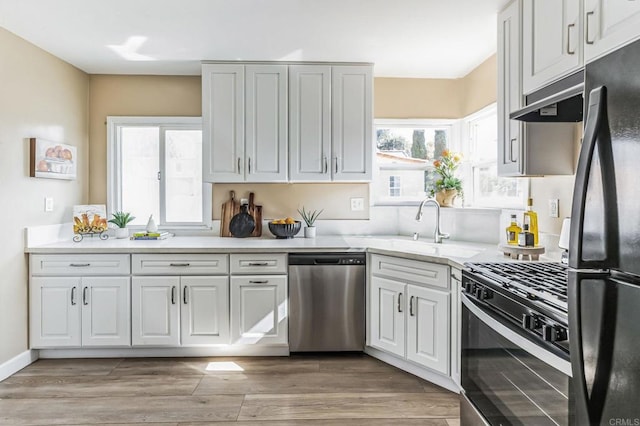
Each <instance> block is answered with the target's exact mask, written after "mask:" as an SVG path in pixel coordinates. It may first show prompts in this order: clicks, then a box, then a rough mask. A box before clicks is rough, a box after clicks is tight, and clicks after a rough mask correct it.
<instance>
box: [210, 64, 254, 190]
mask: <svg viewBox="0 0 640 426" xmlns="http://www.w3.org/2000/svg"><path fill="white" fill-rule="evenodd" d="M202 124H203V129H202V138H203V143H202V146H203V166H202V176H203V180H204V181H206V182H239V181H243V180H244V65H235V64H204V65H203V66H202Z"/></svg>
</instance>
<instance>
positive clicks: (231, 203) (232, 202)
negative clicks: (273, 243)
mask: <svg viewBox="0 0 640 426" xmlns="http://www.w3.org/2000/svg"><path fill="white" fill-rule="evenodd" d="M229 196H230V197H231V199H229V200H227V201H225V202H224V203H222V214H221V216H220V236H221V237H233V235H231V231H229V224H230V223H231V219H232V218H233V217H234V216H235V215H237V214H238V213H240V200H239V199H237V198H236V193H235V191H229ZM254 200H255V194H254V193H253V192H251V193H249V209H248V210H247V212H248V213H249V214H250V215H251V216H252V217H253V219H254V220H255V222H256V227H255V228H254V230H253V232H252V233H251V236H252V237H261V236H262V206H256V205H255V203H254Z"/></svg>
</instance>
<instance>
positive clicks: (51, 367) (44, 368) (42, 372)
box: [14, 358, 122, 377]
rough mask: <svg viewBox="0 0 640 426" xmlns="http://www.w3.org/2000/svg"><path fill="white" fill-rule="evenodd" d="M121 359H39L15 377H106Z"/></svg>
mask: <svg viewBox="0 0 640 426" xmlns="http://www.w3.org/2000/svg"><path fill="white" fill-rule="evenodd" d="M120 362H122V359H121V358H113V359H111V358H87V359H75V358H74V359H39V360H37V361H36V362H34V363H33V364H31V365H29V366H27V367H25V368H23V369H22V370H20V371H18V372H17V373H16V374H14V377H15V376H106V375H107V374H109V373H111V371H112V370H113V369H114V368H115V367H116V366H117V365H118V364H120Z"/></svg>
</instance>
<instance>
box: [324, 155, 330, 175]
mask: <svg viewBox="0 0 640 426" xmlns="http://www.w3.org/2000/svg"><path fill="white" fill-rule="evenodd" d="M328 171H329V164H328V163H327V156H326V155H325V156H324V172H325V173H327V172H328Z"/></svg>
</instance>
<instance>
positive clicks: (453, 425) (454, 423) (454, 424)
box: [447, 418, 460, 426]
mask: <svg viewBox="0 0 640 426" xmlns="http://www.w3.org/2000/svg"><path fill="white" fill-rule="evenodd" d="M447 426H460V419H459V418H458V419H447Z"/></svg>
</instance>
